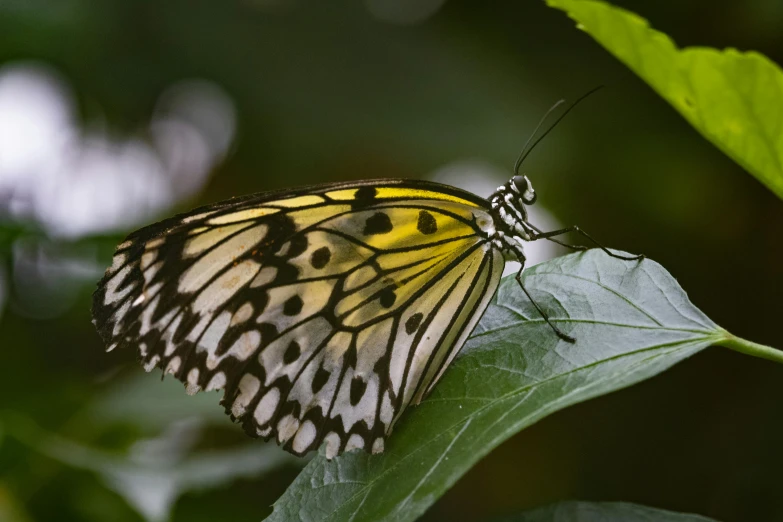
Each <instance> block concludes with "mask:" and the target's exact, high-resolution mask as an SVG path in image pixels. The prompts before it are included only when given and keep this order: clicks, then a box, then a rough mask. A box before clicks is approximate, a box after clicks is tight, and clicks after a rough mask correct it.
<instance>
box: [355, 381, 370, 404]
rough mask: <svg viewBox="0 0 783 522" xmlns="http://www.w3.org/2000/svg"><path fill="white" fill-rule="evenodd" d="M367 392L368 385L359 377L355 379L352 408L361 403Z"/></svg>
mask: <svg viewBox="0 0 783 522" xmlns="http://www.w3.org/2000/svg"><path fill="white" fill-rule="evenodd" d="M366 390H367V383H366V382H364V381H363V380H362V379H360V378H359V377H354V378H353V380H351V406H356V405H357V404H359V401H360V400H362V397H364V392H365V391H366Z"/></svg>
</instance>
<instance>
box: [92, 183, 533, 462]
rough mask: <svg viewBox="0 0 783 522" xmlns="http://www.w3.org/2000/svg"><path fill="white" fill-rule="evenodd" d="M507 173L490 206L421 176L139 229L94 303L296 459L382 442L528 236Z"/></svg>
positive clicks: (115, 333)
mask: <svg viewBox="0 0 783 522" xmlns="http://www.w3.org/2000/svg"><path fill="white" fill-rule="evenodd" d="M534 201H535V193H534V192H533V189H532V187H531V185H530V182H529V181H528V180H527V178H526V177H521V176H515V177H514V178H513V179H512V180H510V181H509V182H508V183H506V184H505V185H503V186H501V187H499V188H498V190H497V191H496V192H495V193H494V194H493V195H492V196H491V197H490V199H489V200H485V199H482V198H479V197H476V196H475V195H472V194H470V193H468V192H465V191H462V190H459V189H456V188H454V187H449V186H446V185H440V184H436V183H430V182H424V181H416V180H377V181H365V182H354V183H335V184H327V185H318V186H312V187H305V188H302V189H294V190H287V191H279V192H271V193H266V194H257V195H252V196H246V197H243V198H236V199H233V200H229V201H226V202H222V203H217V204H214V205H210V206H206V207H202V208H199V209H196V210H194V211H192V212H189V213H187V214H182V215H178V216H175V217H173V218H170V219H167V220H164V221H162V222H160V223H157V224H154V225H150V226H148V227H146V228H143V229H141V230H139V231H137V232H134V233H132V234H131V235H129V236H128V238H127V239H126V240H125V241H124V242H123V243H121V244H120V245H119V246H118V248H117V251H116V252H115V255H114V259H113V263H112V266H111V267H110V268H109V269H108V270H107V272H106V275H105V276H104V278H103V280H102V281H101V282H100V283H99V286H98V290H97V291H96V293H95V295H94V303H93V315H94V322H95V324H96V326H97V328H98V331H99V332H100V334H101V336H102V337H103V339H104V341H105V342H106V343H107V345H108V346H109V349H110V350H111V349H114V348H116V347H129V348H133V349H138V351H139V353H140V354H141V358H142V362H143V364H144V366H145V368H146V369H147V370H148V371H149V370H151V369H152V368H154V367H160V368H162V369H163V370H164V372H165V373H172V374H174V376H175V377H176V378H177V379H179V380H181V381H183V382H184V383H185V384H186V386H187V390H188V391H189V392H190V393H195V392H196V391H199V390H220V389H223V390H225V391H224V397H223V404H224V405H225V407H226V410H227V412H228V413H229V414H230V415H231V416H232V418H234V419H235V420H236V421H238V422H240V423H242V425H243V427H244V429H245V431H246V432H247V433H248V434H250V435H252V436H258V437H265V438H272V437H274V438H275V439H276V440H277V442H278V443H280V444H282V445H283V446H284V447H285V448H286V449H287V450H288V451H290V452H292V453H294V454H297V455H301V454H304V453H306V452H308V451H311V450H314V449H316V448H318V447H319V446H320V445H321V444H322V443H325V444H326V454H327V456H328V457H332V456H334V455H337V454H339V453H341V452H342V451H348V450H351V449H355V448H363V449H365V450H367V451H372V452H380V451H383V446H384V441H385V439H386V437H387V436H388V435H389V433H391V431H392V428H393V426H394V424H395V423H396V421H397V420H398V419H399V417H400V415H401V414H402V412H403V411H404V410H405V408H406V407H407V406H408V405H410V404H417V403H418V402H419V401H421V399H422V398H423V397H425V396H426V394H427V393H429V391H431V389H432V387H433V386H434V384H435V383H436V382H437V381H438V379H439V378H440V377H441V375H442V374H443V372H444V371H445V370H446V368H447V367H448V365H449V363H450V362H451V361H452V360H453V358H454V356H455V355H456V354H457V352H458V351H459V349H460V348H461V347H462V345H463V344H464V342H465V341H466V339H467V337H468V335H469V334H470V332H471V331H472V330H473V328H474V327H475V325H476V323H477V322H478V320H479V318H480V316H481V314H482V313H483V311H484V309H485V308H486V307H487V305H488V303H489V300H490V299H491V297H492V296H493V294H494V293H495V290H496V289H497V286H498V284H499V281H500V277H501V275H502V272H503V266H504V263H505V261H506V260H508V259H512V260H518V261H521V262H523V263H524V250H523V244H524V242H525V241H529V240H532V239H534V237H535V230H536V229H533V228H531V226H530V225H529V224H528V223H527V214H526V211H525V205H529V204H532V203H533V202H534Z"/></svg>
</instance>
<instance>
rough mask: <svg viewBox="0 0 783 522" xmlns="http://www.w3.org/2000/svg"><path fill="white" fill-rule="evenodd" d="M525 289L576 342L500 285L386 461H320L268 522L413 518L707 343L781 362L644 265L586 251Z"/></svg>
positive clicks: (541, 271) (534, 272)
mask: <svg viewBox="0 0 783 522" xmlns="http://www.w3.org/2000/svg"><path fill="white" fill-rule="evenodd" d="M524 280H525V282H526V285H527V286H528V287H529V289H530V290H531V292H532V293H533V295H534V297H535V298H536V299H537V300H538V301H539V302H540V303H541V304H542V305H543V306H544V308H546V309H547V310H550V311H551V314H552V316H553V318H555V320H556V321H557V323H558V324H559V325H560V327H561V328H563V329H564V330H565V331H566V332H568V333H570V334H571V335H573V336H574V337H576V339H577V342H576V343H575V344H569V343H566V342H564V341H561V340H560V339H558V337H557V336H555V335H554V334H553V333H552V331H551V330H550V329H549V328H548V326H547V325H546V324H545V323H544V322H543V321H542V320H541V318H540V316H539V315H538V314H537V313H536V311H535V310H534V309H533V307H532V305H531V304H530V302H529V301H528V300H527V299H526V298H525V296H524V294H523V293H522V292H521V291H520V290H519V288H518V287H517V285H516V282H515V281H514V280H513V278H506V279H505V280H504V281H503V282H502V284H501V286H500V289H499V291H498V294H497V296H496V298H495V299H494V300H493V302H492V304H491V305H490V306H489V308H488V309H487V311H486V313H485V314H484V316H483V318H482V320H481V322H480V324H479V326H478V327H477V328H476V330H475V332H474V333H473V336H472V337H471V339H470V340H469V341H468V343H467V345H466V346H465V348H464V349H463V353H462V354H461V356H460V357H459V358H458V359H457V360H456V361H455V362H454V364H453V365H452V367H451V368H450V369H449V370H448V371H447V372H446V374H445V375H444V377H443V379H442V381H441V382H440V383H439V384H438V386H437V387H436V388H435V390H434V392H433V394H432V395H431V396H430V397H429V398H428V399H427V400H425V401H423V402H422V404H421V405H420V406H418V407H415V408H412V411H410V413H409V414H408V415H407V416H406V417H405V418H404V419H402V420H401V421H400V424H399V427H398V428H397V430H396V431H395V433H394V434H393V435H392V436H391V438H390V439H389V441H388V444H387V447H386V451H385V453H383V454H381V455H374V456H370V455H367V454H366V453H364V452H354V453H349V454H345V455H343V456H341V457H338V458H336V459H334V460H332V461H328V460H326V459H325V458H324V457H323V455H319V456H318V457H316V458H315V459H313V460H312V461H311V462H310V463H309V464H308V465H307V467H306V468H305V469H304V470H303V471H302V473H301V474H300V475H299V476H298V477H297V478H296V480H295V481H294V483H293V484H292V485H291V486H290V487H289V488H288V490H287V491H286V493H285V494H284V495H283V496H282V497H281V498H280V499H279V500H278V501H277V502H276V503H275V506H274V512H273V514H272V515H271V516H270V517H269V519H268V520H334V521H341V520H353V521H359V520H412V519H415V518H416V517H417V516H418V515H420V514H421V513H423V512H424V511H425V510H426V509H427V507H429V506H430V505H431V504H432V503H433V502H434V501H435V500H436V499H437V498H438V497H439V496H440V495H442V494H443V493H444V492H445V491H446V490H447V489H448V488H449V487H450V486H451V485H452V484H454V482H456V481H457V479H459V477H460V476H462V475H463V474H464V473H465V472H466V471H467V470H468V469H469V468H470V467H471V466H472V465H473V464H475V463H476V462H477V461H478V460H479V459H480V458H481V457H483V456H484V455H486V454H487V453H489V452H490V451H491V450H492V449H493V448H494V447H496V446H497V445H499V444H500V443H501V442H503V441H504V440H506V439H508V438H509V437H511V436H512V435H514V434H515V433H517V432H518V431H520V430H522V429H523V428H525V427H527V426H530V425H531V424H533V423H534V422H536V421H537V420H539V419H541V418H543V417H545V416H546V415H549V414H550V413H553V412H555V411H557V410H559V409H562V408H565V407H566V406H569V405H571V404H574V403H577V402H581V401H584V400H587V399H589V398H591V397H595V396H597V395H602V394H605V393H609V392H611V391H614V390H617V389H619V388H623V387H625V386H629V385H631V384H634V383H636V382H639V381H641V380H643V379H646V378H649V377H652V376H653V375H656V374H657V373H660V372H662V371H663V370H665V369H667V368H669V367H670V366H672V365H673V364H676V363H677V362H679V361H682V360H683V359H685V358H686V357H690V356H691V355H693V354H695V353H697V352H698V351H700V350H702V349H704V348H706V347H707V346H709V345H711V344H715V343H723V344H731V343H735V344H736V345H737V346H735V348H737V349H739V348H740V347H743V348H745V349H746V351H749V352H751V353H754V350H756V351H761V352H764V351H765V350H766V352H764V353H763V354H762V356H767V357H770V358H777V359H778V360H780V354H779V353H778V352H776V351H773V350H771V349H768V348H764V347H755V345H749V344H748V343H745V342H744V341H741V340H737V339H735V338H733V337H731V336H730V334H728V332H726V331H725V330H722V329H721V328H719V327H718V326H716V325H715V323H713V322H712V321H711V320H710V319H709V318H707V317H706V316H705V315H704V314H703V313H701V312H700V311H699V310H698V309H697V308H696V307H694V306H693V305H692V304H691V303H690V301H688V298H687V296H686V295H685V293H684V292H683V290H682V289H681V288H680V287H679V285H678V284H677V282H676V281H675V280H674V278H672V277H671V276H670V275H669V274H668V273H667V272H666V270H664V269H663V267H661V266H660V265H659V264H657V263H655V262H653V261H649V260H645V261H642V262H636V261H634V262H628V261H622V260H618V259H614V258H612V257H609V256H607V255H606V254H604V253H603V252H601V251H595V250H591V251H588V252H586V253H581V254H573V255H569V256H565V257H561V258H558V259H555V260H553V261H550V262H547V263H544V264H541V265H537V266H535V267H533V268H531V269H529V270H527V271H526V272H525V279H524Z"/></svg>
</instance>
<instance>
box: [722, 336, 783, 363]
mask: <svg viewBox="0 0 783 522" xmlns="http://www.w3.org/2000/svg"><path fill="white" fill-rule="evenodd" d="M722 334H723V335H722V336H721V338H720V339H719V340H718V341H717V342H716V343H715V344H718V345H720V346H723V347H724V348H728V349H730V350H734V351H735V352H740V353H744V354H745V355H752V356H753V357H759V358H760V359H767V360H768V361H774V362H777V363H781V364H783V350H777V349H775V348H770V347H769V346H764V345H763V344H758V343H754V342H751V341H746V340H745V339H742V338H740V337H737V336H735V335H732V334H730V333H729V332H727V331H726V330H723V332H722Z"/></svg>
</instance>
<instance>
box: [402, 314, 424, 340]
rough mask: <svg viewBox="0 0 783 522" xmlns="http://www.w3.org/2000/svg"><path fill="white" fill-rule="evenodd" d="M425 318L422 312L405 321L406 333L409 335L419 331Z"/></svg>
mask: <svg viewBox="0 0 783 522" xmlns="http://www.w3.org/2000/svg"><path fill="white" fill-rule="evenodd" d="M423 318H424V314H423V313H421V312H418V313H415V314H413V315H412V316H410V317H409V318H408V320H407V321H405V331H406V332H407V334H408V335H410V334H412V333H413V332H415V331H416V330H418V329H419V325H420V324H421V320H422V319H423Z"/></svg>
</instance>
